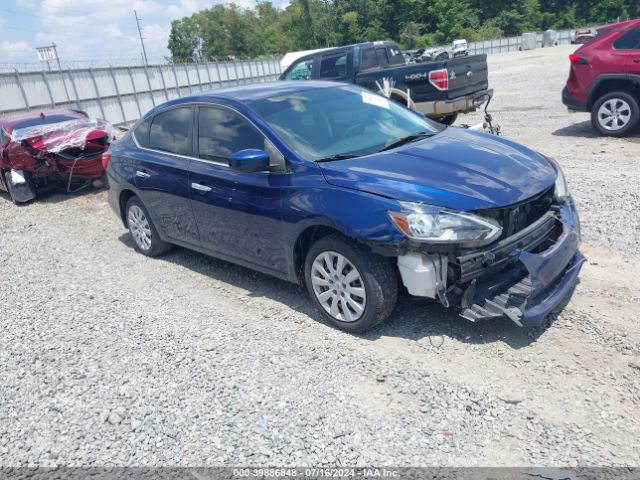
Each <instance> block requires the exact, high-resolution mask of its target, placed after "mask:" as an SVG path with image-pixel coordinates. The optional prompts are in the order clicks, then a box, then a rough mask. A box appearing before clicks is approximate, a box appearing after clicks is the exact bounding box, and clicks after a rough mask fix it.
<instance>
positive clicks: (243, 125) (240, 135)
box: [198, 107, 265, 163]
mask: <svg viewBox="0 0 640 480" xmlns="http://www.w3.org/2000/svg"><path fill="white" fill-rule="evenodd" d="M247 148H256V149H258V150H264V148H265V146H264V137H263V136H262V134H261V133H260V132H258V131H257V130H256V128H255V127H254V126H253V125H251V124H250V123H249V122H248V121H247V120H245V119H244V118H243V117H242V116H240V115H238V114H237V113H234V112H232V111H230V110H227V109H225V108H216V107H200V109H199V112H198V152H199V156H200V158H203V159H205V160H212V161H214V162H223V163H227V162H228V160H229V157H230V156H231V154H232V153H234V152H237V151H238V150H245V149H247Z"/></svg>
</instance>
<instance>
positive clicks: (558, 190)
mask: <svg viewBox="0 0 640 480" xmlns="http://www.w3.org/2000/svg"><path fill="white" fill-rule="evenodd" d="M542 156H543V157H544V158H546V159H547V160H548V161H549V163H551V164H552V165H553V166H554V167H556V184H555V186H554V188H553V198H554V199H556V200H559V201H561V202H563V201H565V200H566V199H567V198H569V187H567V180H566V179H565V178H564V172H563V171H562V168H560V165H559V164H558V162H556V161H555V160H554V159H553V158H549V157H547V156H546V155H542Z"/></svg>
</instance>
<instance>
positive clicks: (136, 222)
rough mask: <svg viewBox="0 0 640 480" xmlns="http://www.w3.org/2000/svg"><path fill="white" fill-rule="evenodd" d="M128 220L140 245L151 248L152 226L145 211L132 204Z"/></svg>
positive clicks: (146, 248) (145, 248)
mask: <svg viewBox="0 0 640 480" xmlns="http://www.w3.org/2000/svg"><path fill="white" fill-rule="evenodd" d="M127 220H128V223H129V229H130V230H131V235H133V239H134V240H135V242H136V244H137V245H138V247H140V248H141V249H143V250H149V249H150V248H151V226H150V225H149V221H148V220H147V216H146V215H145V214H144V211H143V210H142V209H141V208H140V207H139V206H137V205H132V206H131V207H130V208H129V213H128V215H127Z"/></svg>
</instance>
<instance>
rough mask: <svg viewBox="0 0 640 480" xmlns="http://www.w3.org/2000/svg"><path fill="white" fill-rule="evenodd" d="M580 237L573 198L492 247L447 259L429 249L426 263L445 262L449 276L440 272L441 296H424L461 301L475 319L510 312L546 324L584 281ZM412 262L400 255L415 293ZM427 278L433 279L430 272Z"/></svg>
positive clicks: (525, 323) (527, 322) (521, 321)
mask: <svg viewBox="0 0 640 480" xmlns="http://www.w3.org/2000/svg"><path fill="white" fill-rule="evenodd" d="M579 241H580V224H579V220H578V216H577V213H576V210H575V207H574V205H573V202H572V201H571V200H567V201H566V202H565V203H562V204H557V205H554V206H553V207H552V209H551V210H549V212H547V213H546V214H545V215H543V216H542V217H541V218H539V219H538V220H537V221H536V222H534V223H533V224H531V225H529V226H528V227H527V228H525V229H523V230H521V231H520V232H518V233H516V234H514V235H512V236H510V237H507V238H505V239H504V240H502V241H499V242H498V243H497V244H495V245H492V246H490V247H487V248H486V249H483V250H474V251H469V252H462V253H460V254H458V255H456V256H454V257H453V258H449V259H448V260H447V262H444V258H445V257H443V256H442V255H440V254H436V255H434V256H433V257H434V258H429V256H427V255H424V257H425V258H426V259H429V261H428V262H427V261H426V260H425V262H424V264H425V265H430V264H432V263H433V262H435V263H433V270H434V271H435V272H436V273H437V272H438V271H439V270H440V268H439V267H440V265H442V267H444V268H445V269H447V273H448V274H447V275H446V278H445V275H437V274H436V275H434V277H433V278H434V280H433V281H432V282H433V283H434V288H433V289H432V292H437V296H436V295H431V294H427V295H425V294H422V295H421V296H430V297H432V298H438V299H439V300H440V301H441V303H443V304H444V305H445V306H449V305H453V306H458V307H459V308H460V315H461V316H462V317H463V318H465V319H467V320H470V321H472V322H478V321H481V320H485V319H492V318H498V317H507V318H509V319H511V320H512V321H513V322H515V323H516V324H517V325H519V326H521V327H536V326H540V325H541V324H542V323H543V321H544V319H545V317H546V316H547V315H548V314H549V313H550V312H551V311H552V310H554V309H555V308H557V307H558V305H559V304H561V303H562V301H563V300H564V299H565V298H566V297H567V295H568V294H569V293H570V292H571V291H572V290H573V288H574V286H575V285H576V283H577V281H578V275H579V273H580V269H581V267H582V264H583V263H584V261H585V258H584V256H583V255H582V254H581V253H580V251H579V250H578V245H579ZM438 261H439V262H440V263H438ZM406 263H407V262H406V261H404V260H403V257H400V258H399V262H398V265H399V267H400V273H401V274H402V278H403V281H404V283H405V285H406V286H407V288H408V289H409V292H410V293H413V294H414V295H415V294H416V293H414V292H417V289H416V285H418V283H419V282H414V283H413V285H411V284H408V281H410V280H411V276H410V275H408V274H409V273H415V269H414V271H413V272H409V271H408V270H407V267H406ZM447 263H448V266H447ZM403 270H404V271H403ZM414 276H415V275H414ZM421 281H423V282H424V281H427V282H430V281H431V280H430V278H429V277H428V276H427V275H425V276H423V277H422V279H421ZM445 282H446V283H448V285H445ZM412 289H413V292H412ZM423 291H424V289H423Z"/></svg>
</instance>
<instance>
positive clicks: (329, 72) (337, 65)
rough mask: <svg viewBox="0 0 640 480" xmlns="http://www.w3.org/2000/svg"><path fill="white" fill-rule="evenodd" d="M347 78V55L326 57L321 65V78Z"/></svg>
mask: <svg viewBox="0 0 640 480" xmlns="http://www.w3.org/2000/svg"><path fill="white" fill-rule="evenodd" d="M346 76H347V54H346V53H345V54H343V55H339V56H334V57H325V58H323V59H322V62H321V63H320V78H329V79H334V80H335V79H339V78H344V77H346Z"/></svg>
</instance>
